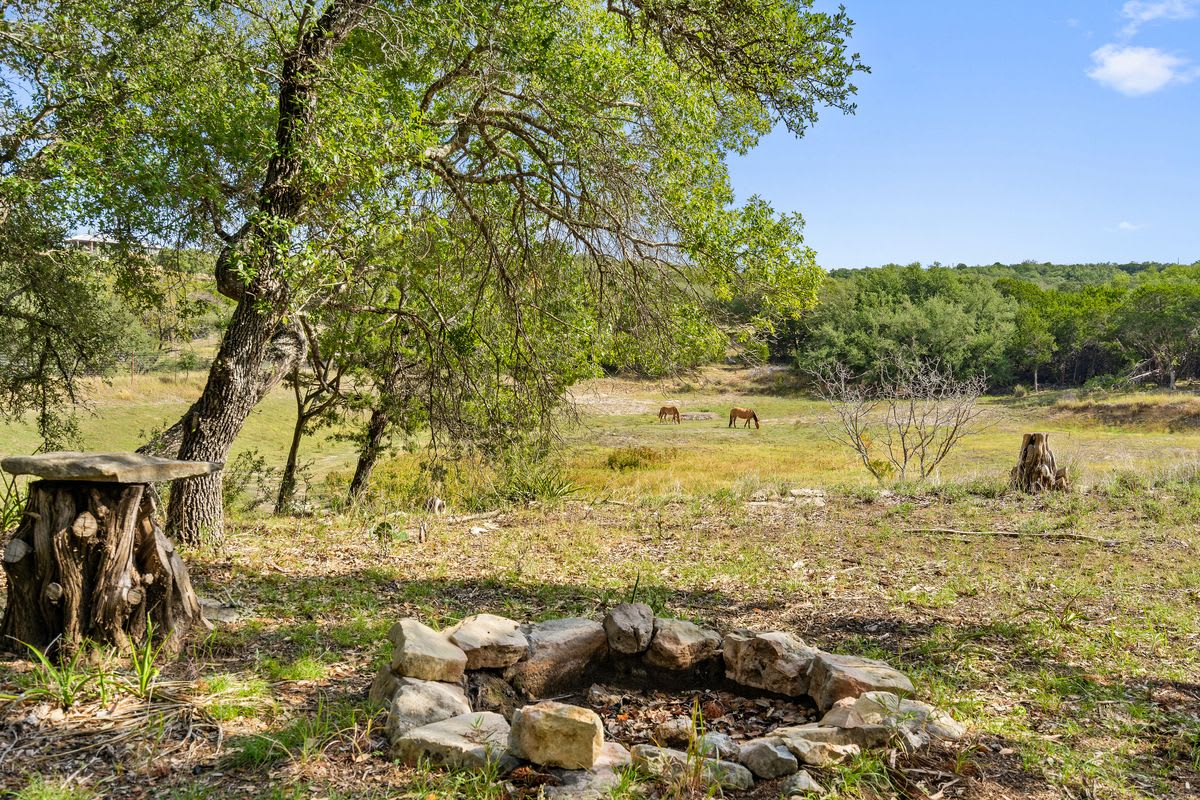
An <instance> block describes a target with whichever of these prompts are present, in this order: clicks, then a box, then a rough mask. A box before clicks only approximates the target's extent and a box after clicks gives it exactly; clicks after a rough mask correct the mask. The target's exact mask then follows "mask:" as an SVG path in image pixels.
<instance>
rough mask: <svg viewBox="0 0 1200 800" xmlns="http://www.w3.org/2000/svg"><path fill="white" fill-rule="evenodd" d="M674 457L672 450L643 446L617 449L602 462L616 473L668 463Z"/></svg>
mask: <svg viewBox="0 0 1200 800" xmlns="http://www.w3.org/2000/svg"><path fill="white" fill-rule="evenodd" d="M674 457H675V451H674V450H658V449H655V448H653V447H646V446H645V445H638V446H636V447H618V448H616V449H615V450H613V451H612V452H611V453H609V454H608V458H606V459H605V460H604V463H605V466H607V467H608V468H609V469H611V470H615V471H617V472H624V471H625V470H629V469H642V468H643V467H652V466H654V465H656V464H661V463H663V462H666V461H670V460H671V459H672V458H674Z"/></svg>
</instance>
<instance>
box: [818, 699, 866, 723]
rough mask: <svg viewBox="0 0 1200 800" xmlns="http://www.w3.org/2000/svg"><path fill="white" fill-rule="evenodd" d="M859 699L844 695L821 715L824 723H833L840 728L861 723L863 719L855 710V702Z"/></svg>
mask: <svg viewBox="0 0 1200 800" xmlns="http://www.w3.org/2000/svg"><path fill="white" fill-rule="evenodd" d="M857 701H858V698H857V697H843V698H842V699H841V700H838V701H837V702H836V703H834V704H833V706H832V707H830V709H829V710H828V711H826V712H825V716H823V717H821V724H822V725H832V726H835V727H838V728H850V727H853V726H855V725H861V724H862V723H863V720H862V718H861V717H859V716H858V715H857V714H856V713H855V712H854V704H855V703H856V702H857Z"/></svg>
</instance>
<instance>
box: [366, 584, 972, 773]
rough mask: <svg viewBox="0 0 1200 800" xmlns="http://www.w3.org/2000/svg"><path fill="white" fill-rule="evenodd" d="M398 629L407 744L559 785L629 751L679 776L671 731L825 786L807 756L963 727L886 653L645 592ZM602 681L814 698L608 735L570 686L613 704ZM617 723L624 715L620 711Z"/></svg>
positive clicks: (395, 684)
mask: <svg viewBox="0 0 1200 800" xmlns="http://www.w3.org/2000/svg"><path fill="white" fill-rule="evenodd" d="M388 636H389V639H390V640H391V642H392V645H393V651H392V659H391V661H390V662H389V663H388V664H385V665H384V666H383V667H382V668H381V669H380V671H379V674H378V675H377V676H376V678H375V681H374V683H373V684H372V686H371V693H370V696H371V702H372V703H374V704H376V705H377V706H379V707H386V708H387V709H388V719H387V734H388V738H389V740H390V742H391V748H392V755H393V756H394V757H395V758H397V759H398V760H400V761H402V762H404V763H408V764H415V763H416V762H417V761H419V760H426V761H429V762H431V763H433V764H437V765H442V766H447V767H453V768H473V767H482V766H485V765H487V764H488V763H489V762H490V763H497V764H498V765H499V766H500V768H501V769H502V770H505V771H508V770H511V769H513V768H515V767H517V766H519V765H520V764H521V763H522V762H530V763H532V764H534V765H537V766H539V767H542V768H545V770H547V771H549V772H550V773H551V774H552V775H553V777H554V778H555V779H556V780H557V781H558V785H555V786H547V787H546V790H547V791H546V793H547V795H549V796H555V795H557V796H585V795H590V796H595V795H599V794H602V793H604V792H605V791H606V789H607V788H608V787H609V786H611V785H613V784H614V783H615V782H616V781H617V777H618V776H617V773H616V770H617V769H619V768H621V767H623V766H626V765H629V764H631V763H634V764H638V765H639V766H640V767H641V768H642V769H643V770H644V771H645V772H648V773H650V774H651V775H660V776H669V775H670V774H672V773H673V772H676V771H678V770H681V769H683V768H684V766H685V765H686V763H687V759H688V756H687V753H686V752H684V750H683V749H672V748H669V747H666V746H664V745H668V744H678V745H679V746H680V747H691V748H692V750H693V752H699V753H701V754H703V755H704V756H706V758H705V759H704V762H703V772H704V775H705V776H706V777H707V779H708V780H709V781H710V782H711V783H713V784H717V785H720V786H721V787H722V788H723V789H726V790H734V791H737V790H745V789H749V788H751V787H752V786H753V784H754V781H755V779H763V780H771V779H778V778H786V779H787V780H786V781H785V782H784V783H783V786H782V791H783V793H785V794H788V795H792V794H804V793H806V792H815V793H818V794H819V793H822V792H823V791H824V790H823V789H822V787H821V786H820V785H819V784H818V783H817V782H816V781H815V780H814V779H813V778H812V776H810V775H809V774H808V773H807V772H806V771H805V770H804V768H805V767H828V766H832V765H835V764H839V763H842V762H844V761H847V760H849V759H851V758H853V757H854V756H856V755H857V754H858V753H859V752H861V750H863V749H865V748H876V747H885V746H898V747H903V748H906V749H915V748H919V747H923V746H925V745H926V744H928V743H929V741H930V740H931V739H951V740H952V739H958V738H960V737H962V736H963V735H964V733H965V729H964V728H963V726H962V725H961V724H959V723H958V722H956V721H955V720H954V719H952V718H951V717H950V716H949V715H948V714H946V713H944V712H942V711H939V710H937V709H935V708H933V707H932V706H930V705H928V704H926V703H922V702H920V701H917V700H912V699H910V698H909V695H911V694H912V693H913V691H914V687H913V684H912V682H911V681H910V680H909V679H908V677H907V676H906V675H904V674H903V673H901V672H899V671H897V670H895V669H893V668H892V667H890V666H888V665H887V664H885V663H883V662H882V661H876V660H873V659H868V658H860V657H857V656H848V655H836V654H833V653H825V652H822V651H821V650H818V649H816V648H813V647H810V646H808V645H806V644H805V643H804V642H802V641H800V640H799V639H797V638H796V637H794V636H792V635H791V634H788V633H783V632H779V631H771V632H762V633H758V632H753V631H742V630H738V631H730V632H728V633H726V634H724V635H722V634H720V633H718V632H717V631H714V630H711V629H708V628H703V627H701V626H699V625H695V624H693V623H691V622H686V621H684V620H677V619H666V618H662V617H655V616H654V613H653V611H652V610H651V609H650V607H649V606H647V605H642V604H631V603H622V604H620V605H618V606H616V607H614V608H612V609H611V610H610V611H609V612H608V614H607V615H606V616H605V617H604V620H603V622H596V621H594V620H590V619H582V618H568V619H552V620H547V621H545V622H538V623H533V624H520V623H517V622H515V621H513V620H510V619H505V618H503V617H498V616H494V615H492V614H478V615H475V616H472V617H468V618H466V619H464V620H463V621H462V622H460V623H459V624H458V625H455V626H454V627H452V628H449V629H447V630H445V631H441V632H438V631H435V630H434V629H432V628H430V627H428V626H427V625H424V624H423V623H421V622H420V621H418V620H416V619H404V620H401V621H400V622H398V623H397V624H396V625H395V626H393V628H392V630H391V632H390V633H389V635H388ZM596 682H602V683H605V684H618V685H622V686H628V687H643V688H653V689H667V690H671V689H675V690H682V689H685V688H691V689H695V688H697V687H705V688H710V689H717V688H721V689H725V690H728V691H732V692H734V693H737V694H739V695H745V696H749V697H754V698H757V699H756V700H755V701H754V703H755V705H756V707H758V708H761V709H764V710H766V711H768V712H769V711H772V710H773V708H772V707H773V706H776V705H778V706H780V707H783V706H788V707H789V708H793V709H795V708H802V709H808V711H807V712H805V711H803V710H802V711H800V712H798V713H800V714H801V715H805V718H811V720H812V721H809V722H805V723H803V724H779V725H778V726H776V727H772V728H770V729H769V730H765V731H762V732H761V735H756V736H754V737H753V738H747V737H746V736H744V735H743V736H741V737H738V736H737V733H738V732H736V731H735V735H734V736H730V735H727V734H723V733H716V732H709V733H706V734H704V735H703V736H701V737H699V738H696V732H695V731H694V730H693V726H692V724H691V720H690V719H687V718H686V717H678V718H675V719H672V720H668V721H666V722H664V723H663V724H661V725H659V726H658V727H657V728H656V729H655V730H654V732H653V733H652V734H651V735H650V736H648V737H643V738H647V739H648V741H644V742H634V741H629V742H628V743H629V744H630V745H632V746H631V747H630V749H628V750H627V749H626V747H625V746H624V745H622V744H621V743H619V742H616V741H606V736H605V731H606V724H605V723H606V721H605V720H604V719H602V718H601V716H600V715H599V714H597V713H596V711H595V710H593V709H591V708H586V707H583V705H579V704H570V703H565V702H560V701H561V700H563V699H574V698H575V697H576V696H579V697H581V698H582V697H585V696H586V697H587V698H588V700H590V701H591V704H592V705H598V706H599V707H600V708H601V710H603V711H607V708H608V701H606V700H605V698H606V697H607V698H609V699H610V700H611V698H612V695H610V694H607V693H606V692H605V691H604V690H602V689H601V688H600V687H598V686H593V687H592V689H591V691H590V692H587V687H588V686H589V685H592V684H593V683H596ZM585 693H586V694H585ZM581 702H583V701H581ZM717 707H718V708H719V707H720V706H719V705H718V706H717ZM796 713H797V712H795V711H789V712H788V714H789V715H791V716H790V718H795V715H796ZM626 716H627V715H626ZM768 716H770V715H769V714H768ZM785 718H787V715H785ZM608 723H609V726H608V728H607V729H608V730H612V729H613V724H614V720H612V719H609V720H608ZM738 738H741V739H742V741H738V740H737V739H738Z"/></svg>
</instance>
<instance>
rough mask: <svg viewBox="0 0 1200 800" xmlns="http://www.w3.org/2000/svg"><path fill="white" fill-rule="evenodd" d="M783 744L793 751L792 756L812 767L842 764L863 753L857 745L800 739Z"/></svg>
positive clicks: (787, 739) (786, 741) (785, 740)
mask: <svg viewBox="0 0 1200 800" xmlns="http://www.w3.org/2000/svg"><path fill="white" fill-rule="evenodd" d="M783 743H784V745H785V746H786V747H787V749H788V750H791V751H792V755H794V756H795V757H796V758H797V759H799V760H800V761H802V762H804V763H805V764H808V765H809V766H811V767H828V766H831V765H833V764H842V763H845V762H846V761H849V760H850V759H852V758H854V757H855V756H856V755H858V754H859V753H860V752H862V751H861V748H859V746H858V745H856V744H832V743H830V742H814V741H811V740H809V739H803V738H800V737H791V738H786V739H783Z"/></svg>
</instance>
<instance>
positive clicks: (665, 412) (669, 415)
mask: <svg viewBox="0 0 1200 800" xmlns="http://www.w3.org/2000/svg"><path fill="white" fill-rule="evenodd" d="M664 419H665V420H667V421H668V422H674V423H675V424H676V425H678V424H679V409H678V408H676V407H675V406H663V407H662V408H660V409H659V410H658V421H659V422H662V421H663V420H664Z"/></svg>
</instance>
